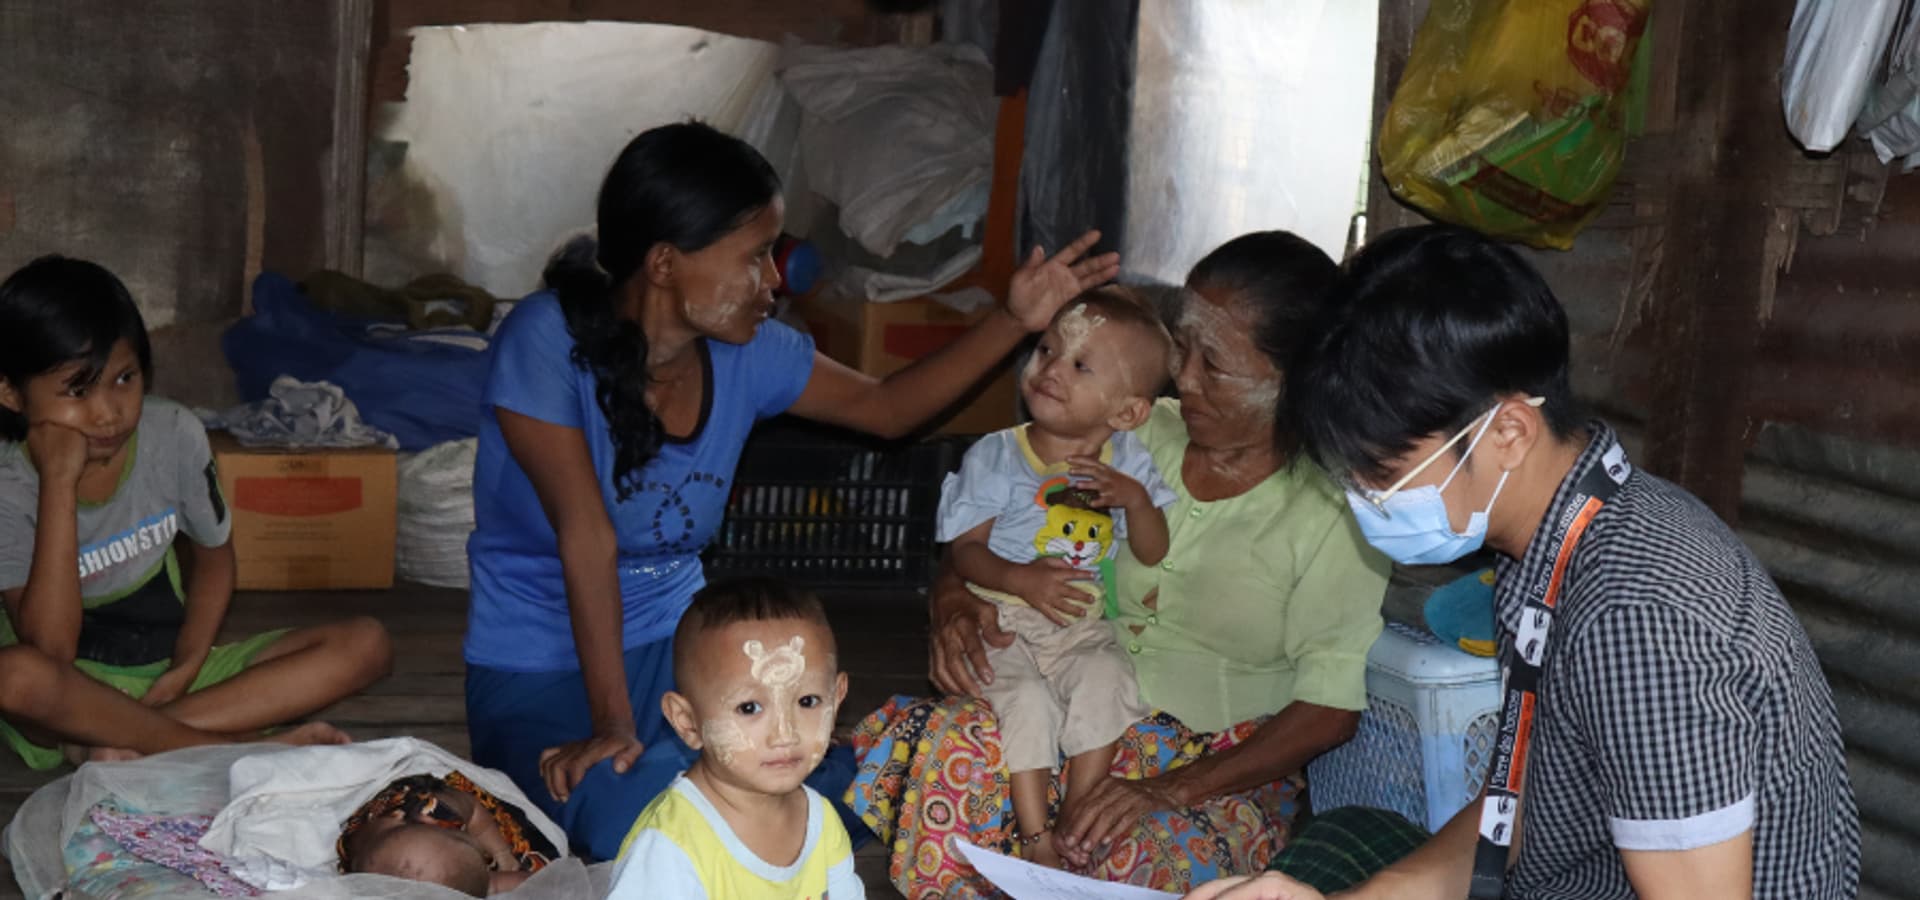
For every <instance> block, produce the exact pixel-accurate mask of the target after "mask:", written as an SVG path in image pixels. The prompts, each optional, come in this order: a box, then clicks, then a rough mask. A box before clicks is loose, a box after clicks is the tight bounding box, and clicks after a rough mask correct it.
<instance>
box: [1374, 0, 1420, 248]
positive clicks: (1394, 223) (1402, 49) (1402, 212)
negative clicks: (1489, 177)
mask: <svg viewBox="0 0 1920 900" xmlns="http://www.w3.org/2000/svg"><path fill="white" fill-rule="evenodd" d="M1426 18H1427V0H1386V2H1382V3H1381V4H1380V25H1379V39H1378V41H1377V42H1376V43H1375V45H1374V51H1373V133H1372V134H1371V135H1369V136H1368V138H1367V140H1368V142H1369V143H1368V144H1367V173H1368V174H1367V230H1366V234H1365V236H1366V237H1373V236H1375V235H1379V234H1383V233H1385V232H1388V231H1392V230H1393V229H1395V228H1404V227H1407V226H1409V225H1421V224H1425V223H1426V221H1427V219H1426V217H1425V216H1422V215H1421V214H1420V213H1418V212H1415V211H1414V210H1413V209H1412V208H1411V207H1409V206H1407V205H1406V204H1404V203H1401V202H1400V200H1399V199H1398V198H1396V197H1394V196H1393V192H1392V191H1390V190H1388V189H1387V179H1386V178H1385V177H1384V176H1382V175H1381V174H1380V124H1381V123H1382V122H1385V121H1386V120H1387V105H1388V104H1389V103H1391V102H1393V91H1394V89H1395V88H1397V87H1399V86H1400V76H1401V74H1402V73H1404V72H1406V70H1407V56H1408V55H1409V54H1411V53H1412V52H1413V35H1414V32H1416V31H1419V30H1420V23H1421V22H1423V21H1425V20H1426Z"/></svg>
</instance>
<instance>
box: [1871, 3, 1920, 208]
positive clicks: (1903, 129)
mask: <svg viewBox="0 0 1920 900" xmlns="http://www.w3.org/2000/svg"><path fill="white" fill-rule="evenodd" d="M1855 125H1856V127H1858V128H1859V129H1860V131H1861V132H1862V133H1864V134H1865V135H1866V136H1867V137H1868V138H1869V139H1870V140H1872V141H1873V152H1874V153H1875V154H1876V155H1878V156H1879V157H1880V161H1881V162H1883V163H1891V162H1893V161H1894V160H1896V159H1898V160H1900V161H1901V162H1900V166H1901V168H1902V170H1904V171H1911V170H1913V169H1914V168H1915V167H1920V4H1914V5H1910V6H1908V7H1907V13H1906V16H1905V18H1904V19H1903V20H1902V21H1901V23H1900V30H1899V31H1898V33H1896V34H1895V35H1894V38H1893V48H1892V50H1891V51H1889V52H1888V53H1887V71H1886V74H1885V75H1884V76H1883V77H1882V78H1881V79H1880V83H1879V84H1878V86H1876V87H1875V88H1874V90H1873V93H1872V94H1871V95H1870V96H1869V98H1868V100H1867V105H1866V108H1865V109H1863V110H1861V111H1860V119H1859V121H1858V122H1856V123H1855Z"/></svg>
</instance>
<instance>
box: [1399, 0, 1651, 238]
mask: <svg viewBox="0 0 1920 900" xmlns="http://www.w3.org/2000/svg"><path fill="white" fill-rule="evenodd" d="M1649 2H1650V0H1433V3H1432V5H1431V6H1430V7H1429V9H1428V12H1427V18H1426V21H1425V22H1423V23H1421V25H1420V31H1419V33H1418V34H1417V35H1415V37H1414V41H1413V52H1412V55H1411V56H1410V57H1409V58H1408V60H1407V70H1406V74H1405V75H1403V76H1402V77H1401V80H1400V85H1399V87H1398V88H1397V89H1396V90H1395V91H1394V95H1393V103H1392V104H1391V105H1390V106H1389V107H1388V108H1387V119H1386V122H1385V123H1383V124H1382V125H1381V128H1380V163H1381V169H1382V170H1383V172H1384V173H1385V175H1386V180H1387V185H1388V186H1389V187H1390V188H1392V190H1393V192H1394V193H1395V194H1396V195H1398V196H1399V197H1400V198H1401V199H1403V200H1405V201H1407V202H1408V203H1410V204H1412V205H1413V206H1415V207H1417V208H1419V209H1421V210H1423V211H1425V212H1427V213H1428V214H1430V215H1432V216H1434V217H1435V218H1438V219H1442V220H1445V221H1449V222H1456V223H1459V224H1462V225H1467V226H1469V227H1472V228H1475V229H1478V230H1480V231H1482V232H1485V233H1487V234H1490V235H1494V236H1497V237H1505V238H1512V239H1516V240H1521V241H1525V242H1527V243H1529V244H1533V245H1534V246H1537V247H1555V248H1558V249H1562V250H1565V249H1567V248H1569V247H1571V246H1573V238H1574V235H1576V234H1578V233H1579V232H1580V229H1581V228H1583V227H1585V226H1586V225H1587V223H1588V222H1591V221H1593V218H1594V217H1595V216H1596V215H1598V214H1599V213H1600V209H1601V207H1602V206H1603V205H1604V203H1605V201H1606V198H1607V193H1608V191H1610V190H1611V189H1612V187H1613V179H1614V176H1615V175H1616V174H1618V173H1619V171H1620V161H1621V158H1622V157H1623V156H1624V153H1625V145H1626V137H1627V109H1626V107H1627V103H1626V97H1625V95H1626V93H1627V87H1628V83H1629V81H1630V80H1631V78H1632V74H1633V60H1634V50H1635V47H1636V45H1637V44H1638V43H1639V39H1640V35H1641V34H1642V32H1643V31H1644V30H1645V28H1646V23H1647V12H1648V3H1649Z"/></svg>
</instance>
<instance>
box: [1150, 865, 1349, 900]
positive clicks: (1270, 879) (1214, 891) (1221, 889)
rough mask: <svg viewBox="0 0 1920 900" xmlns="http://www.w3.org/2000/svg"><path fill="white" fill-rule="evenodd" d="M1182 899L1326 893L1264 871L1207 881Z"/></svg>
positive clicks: (1309, 897)
mask: <svg viewBox="0 0 1920 900" xmlns="http://www.w3.org/2000/svg"><path fill="white" fill-rule="evenodd" d="M1183 900H1326V897H1325V896H1324V895H1322V894H1321V893H1320V892H1319V891H1316V890H1314V889H1313V888H1311V887H1308V886H1306V885H1304V884H1301V883H1300V882H1298V881H1295V880H1293V879H1291V878H1288V877H1287V876H1285V875H1282V874H1280V873H1278V872H1266V873H1262V874H1260V875H1253V876H1247V875H1241V876H1237V877H1234V878H1222V879H1220V880H1219V881H1212V882H1208V883H1207V884H1203V885H1201V886H1200V887H1198V888H1195V889H1194V891H1193V893H1191V894H1188V895H1187V896H1186V897H1185V898H1183Z"/></svg>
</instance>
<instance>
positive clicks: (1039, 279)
mask: <svg viewBox="0 0 1920 900" xmlns="http://www.w3.org/2000/svg"><path fill="white" fill-rule="evenodd" d="M1099 240H1100V232H1098V231H1089V232H1087V233H1086V234H1083V235H1081V236H1080V238H1079V240H1076V241H1074V242H1073V243H1071V244H1068V245H1067V246H1065V247H1063V248H1061V250H1060V252H1059V253H1055V254H1054V255H1053V256H1052V258H1048V257H1047V256H1046V254H1045V252H1044V251H1042V250H1041V249H1040V248H1039V247H1034V248H1033V252H1032V253H1030V254H1028V255H1027V261H1026V263H1025V264H1024V265H1022V266H1021V267H1020V268H1019V270H1018V271H1016V272H1014V273H1013V281H1012V283H1010V284H1008V285H1007V312H1008V314H1010V315H1012V316H1013V318H1014V319H1015V320H1016V321H1018V322H1019V323H1020V325H1021V327H1023V328H1025V329H1027V330H1028V331H1040V330H1042V329H1044V328H1046V327H1047V324H1048V323H1050V322H1052V321H1053V314H1054V313H1057V312H1059V311H1060V307H1062V306H1065V305H1067V301H1068V300H1072V299H1073V298H1075V297H1078V296H1080V293H1081V292H1082V291H1085V290H1088V289H1089V288H1094V287H1098V286H1100V285H1103V284H1106V283H1107V282H1109V281H1112V280H1113V279H1114V278H1115V277H1117V276H1118V275H1119V274H1120V254H1118V253H1102V254H1100V255H1099V256H1094V257H1089V258H1087V259H1081V258H1080V257H1082V256H1085V255H1086V253H1087V251H1088V250H1091V249H1093V245H1094V244H1095V243H1097V242H1099Z"/></svg>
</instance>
